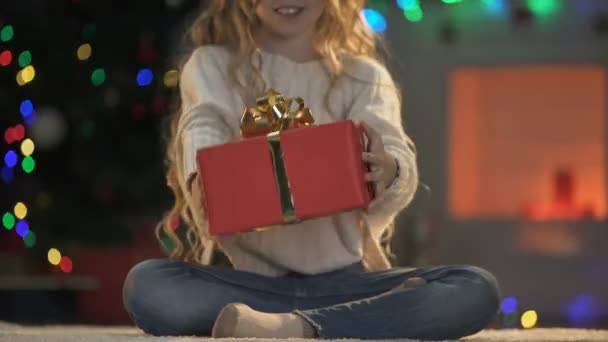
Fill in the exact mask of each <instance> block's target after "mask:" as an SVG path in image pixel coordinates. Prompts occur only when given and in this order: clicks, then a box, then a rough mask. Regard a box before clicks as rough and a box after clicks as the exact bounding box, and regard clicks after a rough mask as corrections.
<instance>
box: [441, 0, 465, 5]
mask: <svg viewBox="0 0 608 342" xmlns="http://www.w3.org/2000/svg"><path fill="white" fill-rule="evenodd" d="M442 1H443V3H444V4H456V3H459V2H461V1H462V0H442Z"/></svg>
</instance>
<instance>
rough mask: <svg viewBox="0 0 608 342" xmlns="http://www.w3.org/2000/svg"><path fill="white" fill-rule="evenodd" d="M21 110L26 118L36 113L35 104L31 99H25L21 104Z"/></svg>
mask: <svg viewBox="0 0 608 342" xmlns="http://www.w3.org/2000/svg"><path fill="white" fill-rule="evenodd" d="M19 111H20V112H21V115H23V117H24V118H27V117H28V116H30V115H32V114H33V113H34V104H33V103H32V101H31V100H23V101H22V102H21V106H19Z"/></svg>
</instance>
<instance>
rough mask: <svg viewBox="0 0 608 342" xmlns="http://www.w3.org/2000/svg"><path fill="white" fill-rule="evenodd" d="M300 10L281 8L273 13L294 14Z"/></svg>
mask: <svg viewBox="0 0 608 342" xmlns="http://www.w3.org/2000/svg"><path fill="white" fill-rule="evenodd" d="M301 10H302V8H300V7H281V8H277V9H275V12H277V13H279V14H296V13H299V12H300V11H301Z"/></svg>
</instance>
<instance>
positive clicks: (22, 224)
mask: <svg viewBox="0 0 608 342" xmlns="http://www.w3.org/2000/svg"><path fill="white" fill-rule="evenodd" d="M15 231H17V235H19V236H21V237H22V238H25V236H26V235H27V233H28V232H29V231H30V226H29V224H28V223H27V221H26V220H20V221H18V222H17V225H16V228H15Z"/></svg>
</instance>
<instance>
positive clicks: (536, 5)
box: [528, 0, 560, 17]
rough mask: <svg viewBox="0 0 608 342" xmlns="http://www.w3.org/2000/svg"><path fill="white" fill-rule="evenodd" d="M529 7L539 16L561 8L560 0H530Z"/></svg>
mask: <svg viewBox="0 0 608 342" xmlns="http://www.w3.org/2000/svg"><path fill="white" fill-rule="evenodd" d="M528 8H529V9H530V11H532V12H533V13H534V14H536V15H538V16H541V17H542V16H548V15H551V14H553V13H555V12H557V11H559V9H560V1H559V0H528Z"/></svg>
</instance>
